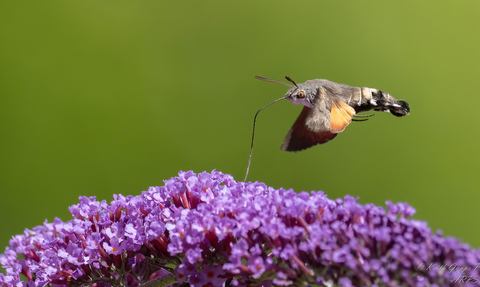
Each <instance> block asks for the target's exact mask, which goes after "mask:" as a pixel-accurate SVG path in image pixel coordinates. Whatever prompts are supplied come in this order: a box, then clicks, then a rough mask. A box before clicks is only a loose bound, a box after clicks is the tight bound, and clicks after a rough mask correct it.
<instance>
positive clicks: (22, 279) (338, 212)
mask: <svg viewBox="0 0 480 287" xmlns="http://www.w3.org/2000/svg"><path fill="white" fill-rule="evenodd" d="M386 205H387V210H385V209H384V208H382V207H378V206H375V205H373V204H366V205H361V204H359V203H358V202H357V199H356V198H353V197H351V196H345V198H344V199H336V200H331V199H328V198H327V197H326V196H325V195H324V194H323V192H320V191H319V192H311V193H307V192H301V193H298V194H297V193H295V192H294V191H293V190H285V189H282V188H280V189H274V188H272V187H268V186H267V185H265V184H264V183H260V182H254V183H252V182H249V183H245V182H236V181H235V180H234V179H233V177H232V176H231V175H228V174H223V173H221V172H217V171H215V170H214V171H212V172H211V173H207V172H202V173H200V174H195V173H194V172H192V171H188V172H180V173H179V175H178V177H174V178H172V179H169V180H165V181H164V186H160V187H158V186H157V187H150V188H149V189H148V190H147V191H144V192H142V194H141V195H138V196H122V195H114V200H113V201H112V202H110V204H108V203H107V202H106V201H97V200H96V199H95V197H83V196H82V197H80V203H79V204H76V205H73V206H71V207H70V212H71V213H72V216H73V217H74V219H72V220H70V221H68V222H63V221H61V220H60V219H58V218H56V219H55V220H54V222H53V223H48V222H45V223H44V224H43V225H40V226H37V227H35V228H33V229H32V230H29V229H26V230H25V232H24V233H23V234H21V235H16V236H14V237H13V238H12V239H11V240H10V246H9V247H7V248H6V250H5V253H4V254H2V255H0V263H1V264H2V266H3V267H4V268H5V269H6V274H2V273H0V286H22V287H23V286H24V287H27V286H28V287H33V286H87V285H90V286H96V287H100V286H150V285H151V286H154V285H155V286H167V285H171V284H174V283H173V282H176V283H175V284H176V285H178V286H179V285H184V286H188V285H191V286H272V285H275V286H290V285H295V286H302V285H313V284H315V285H319V286H479V285H480V284H479V282H480V250H479V249H472V248H470V246H469V245H467V244H464V243H461V242H460V241H459V240H458V239H455V238H451V237H442V233H441V232H437V233H436V234H432V232H431V230H430V228H429V227H428V225H427V223H425V222H423V221H418V220H413V219H408V217H410V216H412V215H413V214H414V213H415V209H414V208H412V207H411V206H409V205H408V204H406V203H396V204H394V203H392V202H388V201H387V202H386ZM20 275H22V276H20ZM152 282H156V283H155V284H153V283H152ZM158 282H163V283H158ZM150 283H151V284H150ZM149 284H150V285H149ZM162 284H163V285H162Z"/></svg>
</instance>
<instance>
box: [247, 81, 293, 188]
mask: <svg viewBox="0 0 480 287" xmlns="http://www.w3.org/2000/svg"><path fill="white" fill-rule="evenodd" d="M255 78H257V76H255ZM257 79H258V78H257ZM260 80H261V79H260ZM270 81H272V82H277V81H274V80H270ZM278 83H281V84H285V83H282V82H278ZM287 85H288V84H287ZM284 99H286V98H285V97H283V98H280V99H276V100H275V101H273V102H271V103H269V104H267V105H265V106H263V107H262V108H261V109H259V110H258V111H257V113H256V114H255V117H254V118H253V129H252V143H251V144H250V156H249V157H248V165H247V172H245V179H244V180H243V181H245V182H246V181H247V176H248V171H249V170H250V163H251V162H252V153H253V141H254V139H255V125H256V122H257V116H258V113H259V112H260V111H261V110H263V109H264V108H266V107H268V106H270V105H272V104H274V103H276V102H278V101H281V100H284Z"/></svg>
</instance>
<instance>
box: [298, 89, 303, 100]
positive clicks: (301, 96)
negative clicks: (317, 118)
mask: <svg viewBox="0 0 480 287" xmlns="http://www.w3.org/2000/svg"><path fill="white" fill-rule="evenodd" d="M297 98H300V99H303V98H305V91H303V90H301V91H299V92H298V93H297Z"/></svg>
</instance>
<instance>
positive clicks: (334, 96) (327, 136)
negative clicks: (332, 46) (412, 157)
mask: <svg viewBox="0 0 480 287" xmlns="http://www.w3.org/2000/svg"><path fill="white" fill-rule="evenodd" d="M255 78H256V79H259V80H264V81H269V82H275V83H280V84H284V85H287V86H289V87H290V89H289V90H288V91H287V93H286V94H285V96H284V97H282V98H280V99H277V100H275V101H273V102H271V103H269V104H267V105H266V106H264V107H262V108H261V109H260V110H258V111H257V113H256V114H255V117H254V121H253V132H252V142H251V147H250V158H249V161H248V167H247V173H246V175H245V180H246V179H247V175H248V170H249V167H250V162H251V157H252V152H253V140H254V136H255V122H256V119H257V115H258V113H259V112H260V111H261V110H263V109H264V108H266V107H268V106H270V105H271V104H273V103H276V102H278V101H280V100H284V99H287V100H289V101H290V102H291V103H292V104H295V105H303V106H304V107H303V109H302V112H301V113H300V115H299V116H298V118H297V120H296V121H295V123H294V124H293V126H292V128H291V129H290V131H289V132H288V134H287V136H286V137H285V139H284V140H283V142H282V145H281V146H280V149H281V150H284V151H301V150H304V149H307V148H309V147H312V146H314V145H317V144H324V143H326V142H328V141H330V140H332V139H334V138H335V137H336V136H337V135H338V134H339V133H341V132H343V131H344V130H345V128H346V127H347V126H348V125H349V124H350V123H351V122H352V121H364V120H367V119H368V117H370V116H373V115H374V114H372V115H366V116H361V115H357V114H358V113H360V112H366V111H370V110H374V111H380V112H390V113H391V114H392V115H394V116H397V117H403V116H406V115H408V114H409V113H410V107H409V105H408V103H407V102H406V101H404V100H397V99H395V98H394V97H392V96H390V94H388V93H386V92H383V91H380V90H377V89H372V88H366V87H363V88H360V87H352V86H349V85H345V84H339V83H335V82H332V81H329V80H324V79H315V80H309V81H306V82H304V83H301V84H298V85H297V84H296V83H295V82H294V81H293V80H292V79H290V78H289V77H285V78H286V79H287V80H288V81H289V82H291V83H292V84H293V85H291V84H287V83H284V82H280V81H276V80H271V79H267V78H263V77H260V76H255Z"/></svg>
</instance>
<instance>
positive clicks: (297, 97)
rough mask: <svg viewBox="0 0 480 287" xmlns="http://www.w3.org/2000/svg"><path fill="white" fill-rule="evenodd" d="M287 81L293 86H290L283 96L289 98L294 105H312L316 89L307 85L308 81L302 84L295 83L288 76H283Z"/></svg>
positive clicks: (310, 106)
mask: <svg viewBox="0 0 480 287" xmlns="http://www.w3.org/2000/svg"><path fill="white" fill-rule="evenodd" d="M285 78H286V79H287V80H288V81H289V82H291V83H293V87H291V88H290V89H289V90H288V91H287V93H286V94H285V98H287V100H289V101H290V102H291V103H292V104H294V105H304V106H307V107H309V108H312V107H313V104H312V101H313V99H314V97H315V94H316V93H317V92H316V89H315V88H314V87H313V86H311V85H308V83H307V82H308V81H307V82H305V83H302V84H298V85H297V84H296V83H295V82H294V81H293V80H292V79H290V78H289V77H285Z"/></svg>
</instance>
